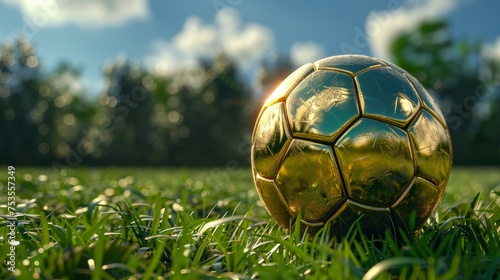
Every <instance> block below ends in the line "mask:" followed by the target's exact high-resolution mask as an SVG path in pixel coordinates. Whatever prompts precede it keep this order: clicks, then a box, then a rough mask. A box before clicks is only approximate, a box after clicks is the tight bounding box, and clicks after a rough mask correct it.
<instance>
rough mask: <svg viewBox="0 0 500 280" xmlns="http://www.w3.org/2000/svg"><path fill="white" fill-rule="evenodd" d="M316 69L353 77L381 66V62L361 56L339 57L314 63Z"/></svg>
mask: <svg viewBox="0 0 500 280" xmlns="http://www.w3.org/2000/svg"><path fill="white" fill-rule="evenodd" d="M314 65H315V66H316V68H317V69H332V70H340V71H345V72H347V73H349V74H351V75H355V74H356V73H358V72H360V71H365V70H366V69H370V68H375V67H380V66H383V65H384V64H383V63H382V62H381V61H378V60H375V59H373V58H371V57H368V56H363V55H339V56H332V57H327V58H323V59H320V60H318V61H316V62H315V63H314Z"/></svg>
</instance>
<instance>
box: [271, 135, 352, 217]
mask: <svg viewBox="0 0 500 280" xmlns="http://www.w3.org/2000/svg"><path fill="white" fill-rule="evenodd" d="M276 185H277V186H278V189H279V190H280V191H281V193H282V194H283V197H284V198H285V200H286V202H287V204H288V207H289V208H290V210H291V211H292V213H293V214H295V215H297V214H298V213H299V211H302V216H303V218H304V219H305V220H307V221H311V222H312V221H320V220H322V219H323V218H325V217H324V215H325V214H326V213H327V212H328V211H329V210H330V209H332V208H333V207H335V206H337V204H338V203H339V202H340V201H341V200H342V199H343V198H344V194H343V193H342V181H341V178H340V175H339V171H338V168H337V165H336V164H335V162H334V161H333V152H332V148H331V147H330V146H327V145H323V144H315V143H312V142H309V141H305V140H297V139H294V140H293V141H292V143H291V144H290V148H289V149H288V151H287V152H286V155H285V157H284V160H283V163H282V164H281V167H280V170H279V172H278V176H277V177H276Z"/></svg>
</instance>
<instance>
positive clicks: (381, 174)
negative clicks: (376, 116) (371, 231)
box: [335, 118, 414, 206]
mask: <svg viewBox="0 0 500 280" xmlns="http://www.w3.org/2000/svg"><path fill="white" fill-rule="evenodd" d="M335 153H336V154H337V156H338V159H339V165H340V169H341V170H342V174H343V176H344V181H345V184H346V189H347V193H348V195H349V197H352V198H355V199H356V200H358V201H364V202H367V203H370V204H374V205H381V206H389V205H391V204H392V202H394V201H395V200H396V199H397V198H398V197H399V195H400V194H401V192H402V191H403V189H404V188H405V187H406V186H407V185H408V184H409V183H410V181H411V179H412V177H413V171H414V167H413V159H412V156H411V150H410V142H409V140H408V137H407V135H406V133H405V131H403V130H402V129H399V128H397V127H395V126H393V125H390V124H387V123H383V122H380V121H376V120H372V119H365V118H362V119H361V120H360V121H359V122H357V123H356V124H354V126H352V127H351V128H350V129H349V130H348V131H346V132H345V133H344V134H343V135H342V137H341V138H340V139H339V141H338V142H337V144H336V145H335Z"/></svg>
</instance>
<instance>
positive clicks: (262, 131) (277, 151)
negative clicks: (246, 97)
mask: <svg viewBox="0 0 500 280" xmlns="http://www.w3.org/2000/svg"><path fill="white" fill-rule="evenodd" d="M263 110H264V112H263V113H262V114H261V116H260V118H259V119H258V120H257V124H256V127H255V135H254V137H253V140H252V142H253V145H252V162H253V165H254V167H255V170H256V172H257V173H258V174H259V175H261V176H264V177H267V178H274V177H275V176H276V172H277V171H278V167H279V164H280V162H281V158H282V157H283V155H284V153H285V151H286V148H287V145H288V144H289V142H290V141H291V139H290V134H289V132H288V127H287V125H286V122H285V120H284V118H285V116H284V109H283V103H282V102H280V103H276V104H274V105H271V106H270V107H269V108H265V109H263Z"/></svg>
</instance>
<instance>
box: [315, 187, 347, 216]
mask: <svg viewBox="0 0 500 280" xmlns="http://www.w3.org/2000/svg"><path fill="white" fill-rule="evenodd" d="M347 199H348V197H347V193H346V196H345V197H344V198H342V200H341V201H339V203H338V204H337V205H335V206H334V207H332V208H330V209H329V210H328V211H327V212H326V213H325V215H323V217H322V218H321V220H322V221H323V222H324V223H328V221H330V220H331V219H332V218H334V217H335V218H336V217H337V216H338V215H339V214H340V213H338V212H339V210H340V209H342V207H343V206H344V204H346V202H347Z"/></svg>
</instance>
